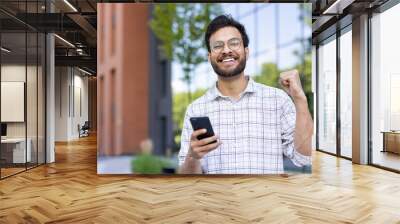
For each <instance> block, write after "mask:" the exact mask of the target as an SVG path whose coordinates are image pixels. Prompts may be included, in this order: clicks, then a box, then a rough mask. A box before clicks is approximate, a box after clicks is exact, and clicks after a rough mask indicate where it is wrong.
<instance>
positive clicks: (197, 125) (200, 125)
mask: <svg viewBox="0 0 400 224" xmlns="http://www.w3.org/2000/svg"><path fill="white" fill-rule="evenodd" d="M190 123H191V124H192V127H193V130H195V131H196V130H199V129H206V130H207V132H206V133H204V134H201V135H199V136H197V139H198V140H201V139H204V138H208V137H211V136H214V130H213V128H212V126H211V122H210V119H209V118H208V117H191V118H190ZM215 142H217V141H213V142H210V143H209V144H211V143H215Z"/></svg>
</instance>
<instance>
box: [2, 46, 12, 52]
mask: <svg viewBox="0 0 400 224" xmlns="http://www.w3.org/2000/svg"><path fill="white" fill-rule="evenodd" d="M1 51H4V52H6V53H10V52H11V50H9V49H7V48H5V47H1Z"/></svg>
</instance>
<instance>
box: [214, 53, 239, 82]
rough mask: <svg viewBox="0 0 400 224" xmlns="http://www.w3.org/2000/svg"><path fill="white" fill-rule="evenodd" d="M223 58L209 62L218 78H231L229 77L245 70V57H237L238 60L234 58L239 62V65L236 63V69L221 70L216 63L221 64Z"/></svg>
mask: <svg viewBox="0 0 400 224" xmlns="http://www.w3.org/2000/svg"><path fill="white" fill-rule="evenodd" d="M225 57H227V56H224V57H223V58H225ZM230 57H234V56H231V55H230ZM223 58H222V59H218V60H217V61H213V60H211V66H212V68H213V69H214V72H215V73H217V75H218V76H221V77H224V78H231V77H234V76H237V75H239V74H240V73H242V72H243V71H244V69H245V68H246V55H245V56H244V57H239V58H238V57H234V58H235V60H239V63H238V65H236V67H234V68H229V69H223V68H221V67H220V66H219V65H218V62H222V60H223Z"/></svg>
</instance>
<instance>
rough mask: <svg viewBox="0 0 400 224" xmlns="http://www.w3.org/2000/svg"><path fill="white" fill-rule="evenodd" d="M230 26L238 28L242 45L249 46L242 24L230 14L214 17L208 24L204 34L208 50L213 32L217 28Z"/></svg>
mask: <svg viewBox="0 0 400 224" xmlns="http://www.w3.org/2000/svg"><path fill="white" fill-rule="evenodd" d="M227 26H231V27H234V28H236V29H238V30H239V32H240V34H241V36H242V40H243V45H244V47H248V46H249V37H248V36H247V33H246V29H245V28H244V26H243V25H242V24H241V23H239V22H238V21H236V20H234V19H233V18H232V16H231V15H220V16H217V17H215V18H214V19H213V20H212V21H211V22H210V24H208V27H207V30H206V35H205V38H204V39H205V42H206V45H207V50H208V52H210V37H211V35H212V34H213V33H215V32H217V31H218V30H219V29H221V28H224V27H227Z"/></svg>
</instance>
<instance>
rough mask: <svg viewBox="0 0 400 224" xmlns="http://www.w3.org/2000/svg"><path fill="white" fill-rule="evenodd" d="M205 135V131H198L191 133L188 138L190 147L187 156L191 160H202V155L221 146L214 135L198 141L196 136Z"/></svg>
mask: <svg viewBox="0 0 400 224" xmlns="http://www.w3.org/2000/svg"><path fill="white" fill-rule="evenodd" d="M205 133H207V129H198V130H195V131H193V133H192V135H191V137H190V147H189V152H188V154H189V156H190V157H192V158H193V159H197V160H199V159H201V158H203V156H204V155H206V154H207V153H209V152H210V151H212V150H214V149H216V148H218V146H220V145H221V141H220V140H219V138H218V136H216V135H213V136H211V137H207V138H203V139H201V140H199V139H198V136H199V135H203V134H205Z"/></svg>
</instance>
